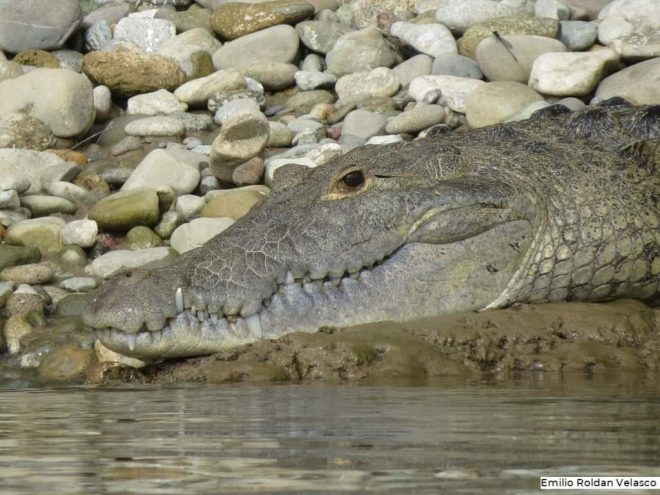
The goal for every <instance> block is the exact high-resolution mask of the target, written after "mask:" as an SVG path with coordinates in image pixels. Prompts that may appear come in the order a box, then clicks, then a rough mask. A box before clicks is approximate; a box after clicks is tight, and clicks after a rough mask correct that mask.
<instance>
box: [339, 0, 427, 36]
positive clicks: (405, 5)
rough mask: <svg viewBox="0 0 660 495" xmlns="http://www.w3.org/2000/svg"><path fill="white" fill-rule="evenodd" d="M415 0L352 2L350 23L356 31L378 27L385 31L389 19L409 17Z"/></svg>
mask: <svg viewBox="0 0 660 495" xmlns="http://www.w3.org/2000/svg"><path fill="white" fill-rule="evenodd" d="M416 3H417V0H378V1H377V2H374V1H373V0H354V1H353V2H351V4H350V13H351V17H352V19H351V21H352V22H351V23H352V24H353V25H355V26H356V27H357V28H358V29H362V28H365V27H367V26H373V25H378V26H379V27H381V28H382V29H384V30H385V29H387V28H388V27H389V24H390V23H391V19H402V18H407V17H409V16H410V14H411V11H412V9H413V7H414V6H415V4H416Z"/></svg>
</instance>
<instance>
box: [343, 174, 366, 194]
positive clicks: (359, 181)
mask: <svg viewBox="0 0 660 495" xmlns="http://www.w3.org/2000/svg"><path fill="white" fill-rule="evenodd" d="M339 180H340V181H341V183H342V184H343V185H344V186H345V187H346V188H347V189H357V188H359V187H361V186H362V185H363V184H364V180H365V178H364V172H362V170H353V171H351V172H349V173H347V174H346V175H344V176H342V178H341V179H339Z"/></svg>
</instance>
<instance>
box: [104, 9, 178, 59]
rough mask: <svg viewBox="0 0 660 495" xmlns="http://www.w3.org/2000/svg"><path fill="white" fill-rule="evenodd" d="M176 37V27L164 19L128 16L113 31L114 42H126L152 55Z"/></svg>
mask: <svg viewBox="0 0 660 495" xmlns="http://www.w3.org/2000/svg"><path fill="white" fill-rule="evenodd" d="M175 36H176V26H175V25H174V23H173V22H171V21H168V20H166V19H151V18H148V17H134V16H130V15H129V16H128V17H124V18H123V19H121V20H120V21H119V22H118V23H117V25H116V26H115V29H114V39H115V41H128V42H130V43H132V44H133V45H135V46H137V47H138V48H139V49H140V50H142V51H143V52H145V53H154V52H156V51H158V49H159V48H160V46H161V45H162V44H163V43H165V42H166V41H168V40H171V39H172V38H174V37H175Z"/></svg>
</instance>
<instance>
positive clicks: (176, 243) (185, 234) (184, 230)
mask: <svg viewBox="0 0 660 495" xmlns="http://www.w3.org/2000/svg"><path fill="white" fill-rule="evenodd" d="M234 222H235V221H234V219H232V218H196V219H194V220H191V221H190V222H188V223H184V224H183V225H180V226H179V227H177V228H176V230H175V231H174V232H172V236H171V237H170V245H171V246H172V249H174V250H176V251H177V252H178V253H179V254H183V253H185V252H187V251H190V250H191V249H195V248H198V247H200V246H203V245H204V244H205V243H206V242H207V241H209V240H210V239H212V238H213V237H215V236H216V235H218V234H219V233H220V232H222V231H223V230H225V229H226V228H227V227H229V226H231V225H232V224H234Z"/></svg>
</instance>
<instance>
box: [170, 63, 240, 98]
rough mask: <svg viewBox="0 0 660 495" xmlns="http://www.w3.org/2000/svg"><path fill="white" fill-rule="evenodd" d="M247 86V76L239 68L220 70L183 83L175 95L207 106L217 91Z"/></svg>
mask: <svg viewBox="0 0 660 495" xmlns="http://www.w3.org/2000/svg"><path fill="white" fill-rule="evenodd" d="M245 87H246V82H245V78H244V77H243V75H242V74H241V73H240V72H238V71H237V70H235V69H226V70H218V71H217V72H214V73H213V74H211V75H209V76H206V77H200V78H198V79H193V80H192V81H189V82H187V83H185V84H183V85H182V86H181V87H179V88H178V89H177V90H176V91H174V96H176V97H177V98H178V99H179V101H182V102H183V103H187V104H188V105H190V106H206V105H207V102H208V99H209V98H210V97H211V96H213V95H214V94H216V93H221V92H226V91H231V90H235V89H243V88H245Z"/></svg>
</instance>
